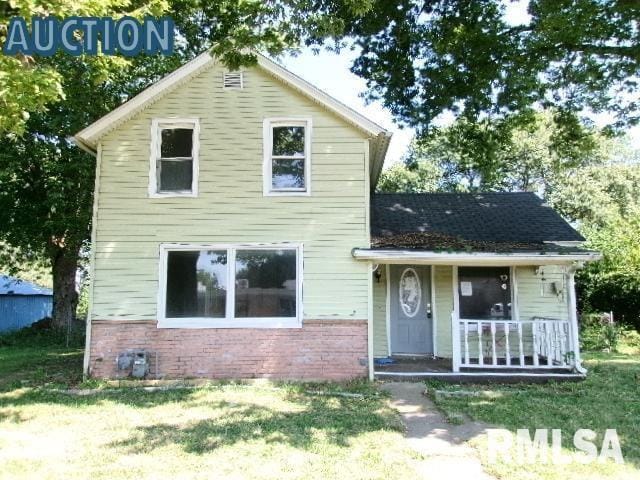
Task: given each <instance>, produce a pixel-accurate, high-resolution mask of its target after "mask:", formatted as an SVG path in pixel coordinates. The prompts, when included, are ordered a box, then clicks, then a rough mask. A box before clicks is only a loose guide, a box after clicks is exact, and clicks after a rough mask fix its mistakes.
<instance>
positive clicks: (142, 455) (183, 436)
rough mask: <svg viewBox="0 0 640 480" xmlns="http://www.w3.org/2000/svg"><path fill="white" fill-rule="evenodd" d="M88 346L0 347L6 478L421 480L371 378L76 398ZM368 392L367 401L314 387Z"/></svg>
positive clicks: (1, 466)
mask: <svg viewBox="0 0 640 480" xmlns="http://www.w3.org/2000/svg"><path fill="white" fill-rule="evenodd" d="M80 368H81V354H80V351H79V350H77V349H64V348H60V347H55V346H48V347H38V348H24V347H22V348H21V347H19V346H12V347H0V478H2V479H12V480H14V479H27V478H42V479H60V478H65V479H83V480H84V479H86V478H91V479H92V480H98V479H109V480H112V479H136V480H138V479H165V478H166V479H172V480H173V479H193V478H202V479H213V478H237V479H245V478H261V479H262V478H266V479H270V478H273V479H287V478H296V479H298V478H309V479H311V478H313V479H317V478H351V479H358V478H367V479H374V478H379V479H385V480H387V479H396V478H397V479H403V480H406V479H408V478H415V477H416V474H415V470H414V468H413V465H414V460H416V454H414V453H413V452H412V451H411V450H409V448H408V447H407V446H406V443H405V442H404V440H403V438H402V426H401V423H400V421H399V417H398V415H397V414H396V412H394V411H393V410H391V409H390V408H389V407H388V406H387V404H386V401H385V398H384V397H383V396H381V394H380V393H379V392H378V390H377V389H376V388H375V387H374V386H371V385H369V384H366V383H359V384H351V385H346V386H345V385H330V384H321V385H308V384H307V385H303V384H277V383H258V384H251V385H247V384H237V383H226V384H225V383H212V384H211V385H208V386H203V387H199V388H183V389H172V390H161V391H145V390H143V389H133V388H121V389H111V390H110V389H104V390H98V391H97V392H96V391H92V392H90V393H89V394H86V395H79V394H77V393H76V394H71V393H68V392H66V391H65V390H63V389H62V387H63V386H65V385H73V384H75V383H78V381H79V378H78V372H79V370H80ZM337 389H340V390H343V391H345V390H346V391H349V392H358V393H361V394H363V397H344V396H336V395H318V394H313V393H309V391H310V390H313V391H318V390H321V391H323V392H335V391H336V390H337Z"/></svg>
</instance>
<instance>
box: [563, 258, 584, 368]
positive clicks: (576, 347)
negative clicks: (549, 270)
mask: <svg viewBox="0 0 640 480" xmlns="http://www.w3.org/2000/svg"><path fill="white" fill-rule="evenodd" d="M579 268H580V267H579V266H575V265H571V266H570V267H569V268H568V269H567V273H566V280H567V308H568V309H569V324H570V326H571V343H572V347H573V354H574V362H575V369H576V370H577V371H578V372H580V373H587V370H586V369H585V368H584V367H583V366H582V359H581V357H580V331H579V329H578V309H577V306H576V281H575V275H576V270H578V269H579Z"/></svg>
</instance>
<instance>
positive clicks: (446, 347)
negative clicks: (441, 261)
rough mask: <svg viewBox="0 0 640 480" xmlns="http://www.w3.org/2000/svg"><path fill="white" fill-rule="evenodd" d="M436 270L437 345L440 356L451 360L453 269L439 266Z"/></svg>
mask: <svg viewBox="0 0 640 480" xmlns="http://www.w3.org/2000/svg"><path fill="white" fill-rule="evenodd" d="M433 268H435V294H436V299H435V304H436V315H437V317H438V318H437V320H436V328H437V334H436V343H437V344H438V348H437V351H438V356H439V357H445V358H449V357H451V355H452V349H451V312H452V311H453V283H452V282H453V267H450V266H448V265H437V266H434V267H433Z"/></svg>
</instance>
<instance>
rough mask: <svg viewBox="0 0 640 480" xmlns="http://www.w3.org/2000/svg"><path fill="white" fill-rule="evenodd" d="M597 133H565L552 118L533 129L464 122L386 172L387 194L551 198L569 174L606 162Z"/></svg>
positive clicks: (544, 117)
mask: <svg viewBox="0 0 640 480" xmlns="http://www.w3.org/2000/svg"><path fill="white" fill-rule="evenodd" d="M606 142H607V140H606V139H605V138H604V137H602V136H601V135H599V134H598V133H597V132H596V131H595V130H593V129H590V128H586V127H582V126H580V125H572V126H571V128H568V129H567V128H564V127H563V126H561V125H558V123H557V122H556V121H555V115H554V114H553V113H551V112H543V113H540V114H536V115H535V116H534V117H533V119H532V121H531V122H530V123H526V124H519V123H516V124H515V125H514V123H513V122H512V120H509V119H508V120H496V121H490V120H483V121H477V122H472V121H469V120H467V119H465V118H460V119H458V120H457V121H455V122H454V123H453V124H451V125H450V126H447V127H442V128H438V129H434V130H432V131H431V132H430V133H428V134H427V135H425V136H423V137H420V138H418V139H416V140H415V141H414V142H413V144H412V145H411V147H410V148H409V151H408V153H407V155H406V156H405V158H404V162H403V164H402V165H396V166H393V167H392V168H391V169H389V170H386V171H384V172H383V175H382V178H381V180H380V183H379V186H378V188H379V190H381V191H406V192H417V191H453V192H455V191H459V192H467V191H532V192H538V193H549V192H550V191H551V190H552V189H553V188H554V186H555V185H556V184H557V183H559V182H561V181H562V178H564V176H566V175H567V174H568V172H573V171H577V170H578V169H580V168H582V167H586V166H588V165H593V164H600V163H602V162H603V161H604V152H603V148H602V147H603V145H604V144H605V143H606Z"/></svg>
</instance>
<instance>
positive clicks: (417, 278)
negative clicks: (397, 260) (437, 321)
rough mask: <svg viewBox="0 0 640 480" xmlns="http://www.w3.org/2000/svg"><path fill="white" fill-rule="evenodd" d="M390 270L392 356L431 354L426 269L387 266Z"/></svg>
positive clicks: (407, 266) (424, 267) (430, 321)
mask: <svg viewBox="0 0 640 480" xmlns="http://www.w3.org/2000/svg"><path fill="white" fill-rule="evenodd" d="M389 268H390V276H389V277H390V280H391V282H390V288H391V292H390V293H391V295H390V300H391V305H390V307H391V308H390V314H391V315H390V318H389V322H390V327H391V328H390V330H391V331H390V334H391V339H390V341H391V353H392V354H417V355H420V354H430V353H433V336H432V335H433V332H432V329H433V321H432V319H431V298H430V297H431V288H430V281H429V280H430V275H429V274H430V272H429V267H427V266H411V265H390V266H389Z"/></svg>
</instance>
